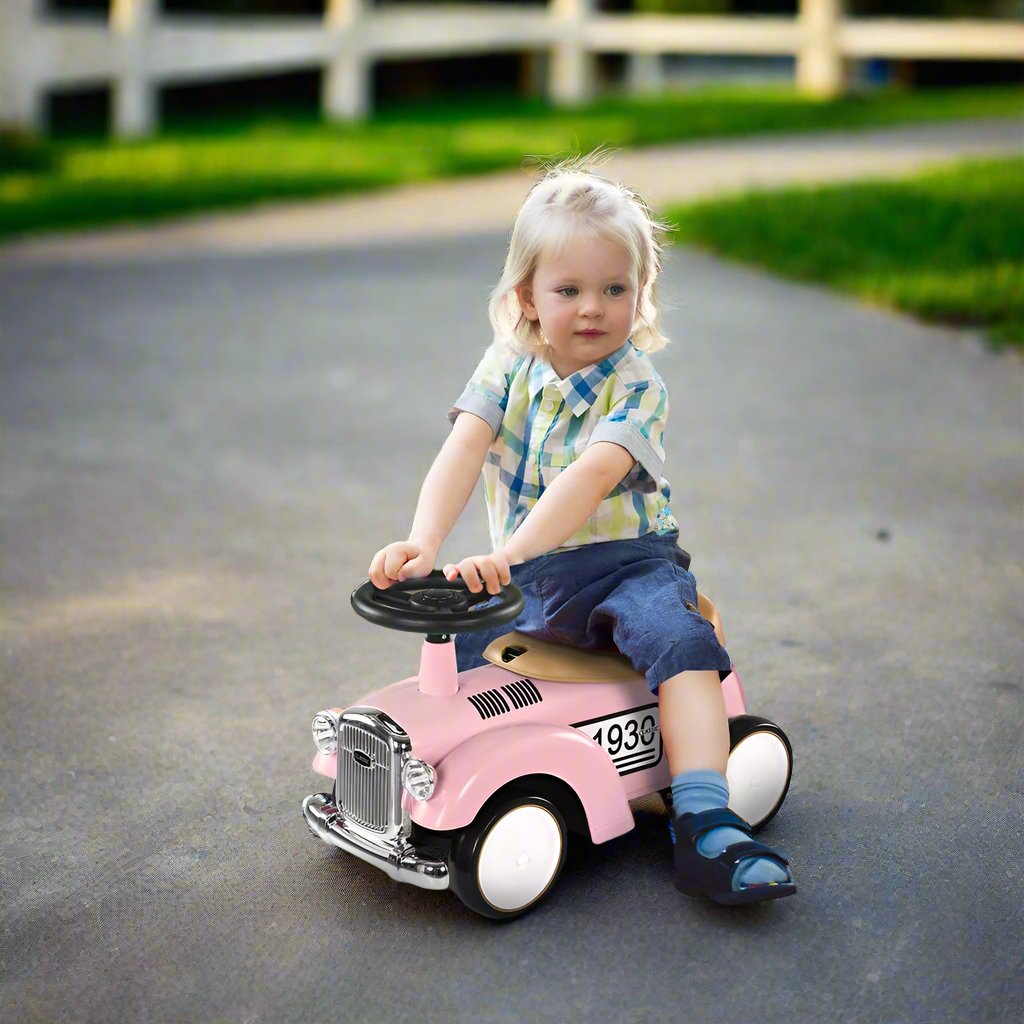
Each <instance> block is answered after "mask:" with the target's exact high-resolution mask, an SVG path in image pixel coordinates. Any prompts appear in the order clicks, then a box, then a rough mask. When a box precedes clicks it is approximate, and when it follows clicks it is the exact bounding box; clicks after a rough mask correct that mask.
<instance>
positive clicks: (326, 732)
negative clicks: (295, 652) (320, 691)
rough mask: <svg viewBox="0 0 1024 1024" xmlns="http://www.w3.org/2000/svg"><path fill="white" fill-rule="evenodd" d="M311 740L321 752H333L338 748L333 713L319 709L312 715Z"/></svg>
mask: <svg viewBox="0 0 1024 1024" xmlns="http://www.w3.org/2000/svg"><path fill="white" fill-rule="evenodd" d="M313 742H314V743H315V744H316V749H317V750H319V751H320V753H321V754H334V753H336V752H337V750H338V723H337V722H336V721H335V720H334V715H332V714H331V713H330V712H328V711H321V712H320V713H319V714H317V715H314V716H313Z"/></svg>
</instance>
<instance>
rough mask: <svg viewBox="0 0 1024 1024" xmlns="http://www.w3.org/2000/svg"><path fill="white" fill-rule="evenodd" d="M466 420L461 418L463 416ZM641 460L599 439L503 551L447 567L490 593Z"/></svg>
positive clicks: (570, 528) (571, 529)
mask: <svg viewBox="0 0 1024 1024" xmlns="http://www.w3.org/2000/svg"><path fill="white" fill-rule="evenodd" d="M459 418H460V419H461V418H462V417H461V416H460V417H459ZM635 461H636V460H635V459H634V458H633V456H632V455H631V454H630V453H629V452H628V451H626V449H625V448H623V447H622V446H621V445H618V444H615V443H614V442H613V441H596V442H593V443H592V444H590V445H589V446H588V447H587V449H586V451H584V453H583V454H582V455H581V456H580V457H579V458H578V459H577V460H576V461H575V462H574V463H573V464H572V465H571V466H569V467H568V468H567V469H565V470H563V471H562V472H561V473H559V474H558V476H557V477H555V479H554V481H553V482H552V483H551V486H550V487H547V488H546V489H545V491H544V493H543V494H542V495H541V496H540V499H539V500H538V502H537V504H536V505H534V506H533V508H532V509H530V511H529V513H528V515H527V516H526V518H525V519H524V520H523V521H522V522H521V523H520V524H519V528H518V529H517V530H516V532H515V533H514V534H513V535H512V539H511V540H510V541H509V542H508V544H506V545H505V547H504V548H503V549H501V550H500V551H495V552H492V553H491V554H490V555H478V556H475V557H472V558H464V559H463V560H462V561H461V562H458V563H455V564H452V563H450V564H448V565H446V566H445V567H444V572H445V575H446V576H448V578H449V579H454V578H455V576H458V575H460V574H461V575H462V577H463V578H464V579H465V581H466V584H467V586H468V587H469V589H470V590H471V591H472V592H473V593H479V591H480V590H481V579H482V580H483V584H484V585H486V587H487V592H488V593H489V594H496V593H498V590H499V586H500V585H503V584H507V583H509V582H510V581H511V578H512V577H511V573H509V571H508V567H509V565H518V564H519V563H521V562H525V561H528V560H529V559H531V558H536V557H537V556H538V555H543V554H544V553H545V552H548V551H551V550H552V549H554V548H557V547H558V546H559V545H560V544H561V543H562V542H563V541H565V540H568V538H569V537H571V536H572V535H573V534H574V533H575V532H576V531H577V530H578V529H580V527H581V526H583V524H584V523H585V522H586V521H587V520H588V519H589V518H590V517H591V516H592V515H593V514H594V513H595V512H596V511H597V507H598V505H600V504H601V502H602V501H604V499H605V498H606V497H608V495H609V494H610V493H611V491H612V490H613V489H614V488H615V486H616V485H617V484H618V483H620V482H621V481H622V479H623V478H624V477H625V476H626V474H627V473H629V471H630V470H631V469H632V468H633V463H634V462H635Z"/></svg>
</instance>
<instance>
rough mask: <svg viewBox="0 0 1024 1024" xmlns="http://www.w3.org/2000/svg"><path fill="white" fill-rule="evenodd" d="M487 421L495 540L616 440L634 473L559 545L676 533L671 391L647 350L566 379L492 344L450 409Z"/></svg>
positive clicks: (497, 543)
mask: <svg viewBox="0 0 1024 1024" xmlns="http://www.w3.org/2000/svg"><path fill="white" fill-rule="evenodd" d="M463 411H464V412H471V413H474V414H475V415H477V416H479V417H480V418H481V419H484V420H486V421H487V422H488V423H489V424H490V426H491V429H492V430H493V431H494V443H493V444H492V445H491V448H490V450H489V451H488V453H487V458H486V460H485V462H484V466H483V478H484V496H485V499H486V502H487V519H488V523H489V525H490V533H491V543H492V544H493V545H494V547H495V548H499V547H503V546H504V545H505V544H507V543H508V541H509V540H510V539H511V537H512V534H513V533H515V531H516V529H517V528H518V527H519V524H520V523H521V522H522V521H523V520H524V519H525V518H526V516H527V514H528V513H529V511H530V509H531V508H533V506H534V505H535V504H536V503H537V501H538V499H539V498H540V496H541V495H542V494H543V493H544V488H545V487H547V486H549V485H550V483H551V481H552V480H554V478H555V477H556V476H557V475H558V474H559V473H561V472H562V470H564V469H565V468H566V467H568V466H570V465H572V463H573V462H575V461H576V459H578V458H579V457H580V456H581V455H582V454H583V452H584V450H585V449H586V447H587V446H588V445H589V444H591V443H593V442H595V441H614V442H615V443H616V444H619V445H622V447H623V448H625V449H626V450H627V451H628V452H629V453H630V454H631V455H632V456H633V458H634V459H636V463H635V464H634V466H633V468H632V470H630V472H629V473H628V474H627V475H626V476H625V477H624V478H623V479H622V481H621V482H620V483H619V484H618V486H616V487H615V489H614V490H612V492H611V493H610V494H609V495H608V496H607V497H606V498H605V499H604V500H603V501H602V502H601V504H600V505H599V506H598V507H597V510H596V511H595V512H594V514H593V515H592V516H591V517H590V518H589V519H588V520H587V522H586V523H585V524H584V525H583V526H582V527H581V528H580V529H579V530H577V531H576V533H574V534H573V535H572V536H571V537H569V538H568V539H567V540H566V541H565V543H564V544H563V545H562V546H561V547H559V548H556V549H555V551H566V550H568V549H570V548H577V547H581V546H582V545H584V544H594V543H596V542H599V541H607V540H626V539H630V538H634V537H643V536H645V535H646V534H648V533H657V534H666V533H671V532H672V531H675V530H678V529H679V527H678V524H677V523H676V520H675V518H674V517H673V515H672V511H671V508H670V507H669V497H670V493H671V491H670V487H669V483H668V481H667V480H665V479H664V478H662V476H661V470H662V467H663V466H664V462H665V449H664V434H665V420H666V419H667V417H668V391H667V390H666V388H665V383H664V381H663V380H662V379H661V377H660V376H659V375H658V372H657V370H655V369H654V366H653V364H652V363H651V361H650V359H649V358H648V356H647V355H646V354H645V353H643V352H641V351H640V350H639V349H636V348H634V347H633V343H632V341H626V342H625V344H623V346H622V347H621V348H619V349H617V350H616V351H615V352H613V353H612V354H611V355H610V356H608V357H607V358H606V359H602V360H601V362H599V363H595V364H593V365H592V366H587V367H584V368H583V369H582V370H579V371H578V372H576V373H573V374H570V375H569V376H568V377H566V378H565V379H564V380H560V379H559V377H558V374H556V373H555V371H554V369H553V368H552V366H551V365H550V364H549V363H547V362H545V361H543V360H541V359H538V358H536V357H534V356H521V355H516V354H515V353H512V352H509V351H507V350H506V349H505V348H503V347H501V346H499V345H497V344H492V345H491V347H490V348H488V350H487V351H486V353H484V357H483V359H481V360H480V364H479V366H477V368H476V371H475V372H474V374H473V376H472V377H471V378H470V381H469V383H468V384H467V385H466V389H465V391H463V393H462V395H461V396H460V398H459V400H458V401H457V402H456V403H455V405H453V406H452V408H451V409H450V410H449V411H448V419H449V421H450V422H452V423H454V422H455V419H456V417H457V416H458V415H459V413H460V412H463Z"/></svg>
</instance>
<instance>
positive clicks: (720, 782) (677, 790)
mask: <svg viewBox="0 0 1024 1024" xmlns="http://www.w3.org/2000/svg"><path fill="white" fill-rule="evenodd" d="M658 711H659V717H660V718H661V736H662V741H663V742H664V744H665V753H666V754H667V756H668V764H669V770H670V771H671V773H672V798H673V815H674V816H676V817H678V816H679V815H681V814H685V813H687V812H689V813H693V814H697V813H699V812H701V811H706V810H711V809H712V808H716V807H726V806H727V805H728V803H729V784H728V782H727V780H726V778H725V769H726V764H727V762H728V759H729V721H728V718H727V717H726V713H725V698H724V697H723V696H722V684H721V680H720V678H719V675H718V672H717V671H710V672H698V671H691V672H680V673H679V674H678V675H675V676H672V677H671V678H670V679H666V680H665V681H664V682H663V683H662V684H661V686H660V687H659V688H658ZM749 838H750V837H749V836H748V835H747V834H746V833H744V832H741V831H740V830H739V829H737V828H732V827H731V826H728V825H720V826H719V827H717V828H713V829H711V830H710V831H709V832H705V833H704V835H702V836H701V838H700V839H699V840H698V842H697V850H698V852H699V853H701V854H702V855H703V856H705V857H708V858H714V857H717V856H718V855H719V854H720V853H722V851H723V850H725V849H726V848H727V847H728V846H731V845H732V844H733V843H742V842H746V841H748V840H749ZM788 881H792V879H791V877H790V875H789V873H788V871H787V870H786V869H785V868H784V867H782V865H781V864H779V863H778V862H777V861H774V860H770V859H768V858H767V857H756V858H755V857H750V858H748V859H745V860H743V861H742V862H741V864H740V866H739V868H738V870H737V872H736V877H735V879H734V883H733V884H734V887H740V886H757V885H764V884H766V883H770V882H788Z"/></svg>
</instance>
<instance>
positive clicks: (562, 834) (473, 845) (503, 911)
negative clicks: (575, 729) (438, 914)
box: [448, 790, 569, 921]
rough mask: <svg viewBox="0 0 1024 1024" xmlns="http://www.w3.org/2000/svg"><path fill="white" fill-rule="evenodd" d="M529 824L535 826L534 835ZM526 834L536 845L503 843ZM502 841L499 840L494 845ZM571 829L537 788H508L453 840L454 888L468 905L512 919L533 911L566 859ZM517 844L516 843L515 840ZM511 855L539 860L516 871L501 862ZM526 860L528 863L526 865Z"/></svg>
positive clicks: (451, 875) (451, 873) (498, 918)
mask: <svg viewBox="0 0 1024 1024" xmlns="http://www.w3.org/2000/svg"><path fill="white" fill-rule="evenodd" d="M531 829H535V830H536V831H535V832H533V833H532V834H531ZM513 832H515V833H517V834H522V835H523V836H524V838H525V840H526V841H527V842H531V841H534V846H533V847H532V849H529V850H528V849H525V848H524V849H520V850H519V852H518V854H516V853H515V848H514V847H510V848H507V849H506V848H505V847H502V846H501V845H500V844H501V843H503V842H507V841H509V840H510V839H513V838H517V836H516V837H514V836H513V835H512V833H513ZM494 844H498V845H494ZM568 844H569V829H568V827H567V825H566V820H565V816H564V815H563V814H562V811H561V810H560V809H559V807H558V805H557V804H555V802H554V801H552V800H549V799H548V798H547V797H545V796H540V795H539V794H536V793H525V792H522V791H517V790H505V791H503V792H501V793H498V794H496V795H495V796H494V797H492V798H491V799H490V800H489V801H488V802H487V803H486V804H485V805H484V806H483V808H482V809H481V811H480V813H479V814H478V815H477V816H476V818H475V820H474V821H473V823H472V824H471V825H469V826H468V827H467V828H465V829H463V830H462V831H461V832H460V833H459V834H458V835H457V836H456V837H455V838H454V839H453V840H452V844H451V850H450V852H449V855H448V876H449V880H450V885H451V889H452V891H453V892H454V893H455V895H456V896H458V897H459V899H460V900H462V902H463V903H464V904H465V905H466V906H467V907H469V909H470V910H472V911H474V912H475V913H477V914H480V915H481V916H483V917H489V918H491V919H492V920H495V921H510V920H512V919H514V918H517V917H521V916H522V915H523V914H525V913H527V911H529V910H532V909H533V907H535V906H536V905H537V904H538V903H540V901H541V900H542V899H543V898H544V897H545V896H546V895H547V894H548V893H549V892H551V890H552V889H553V888H554V886H555V883H556V882H557V881H558V876H559V875H560V874H561V873H562V867H563V866H564V864H565V856H566V851H567V848H568ZM517 845H518V844H517ZM512 856H516V857H526V858H528V859H527V861H526V862H525V865H528V864H529V863H530V861H529V858H530V857H531V856H533V858H534V860H535V861H537V868H538V870H537V871H534V872H533V874H532V875H523V876H521V877H516V876H513V874H512V872H511V871H508V872H506V871H505V870H504V865H503V864H502V861H503V860H504V859H506V858H510V857H512ZM525 865H524V866H525Z"/></svg>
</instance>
